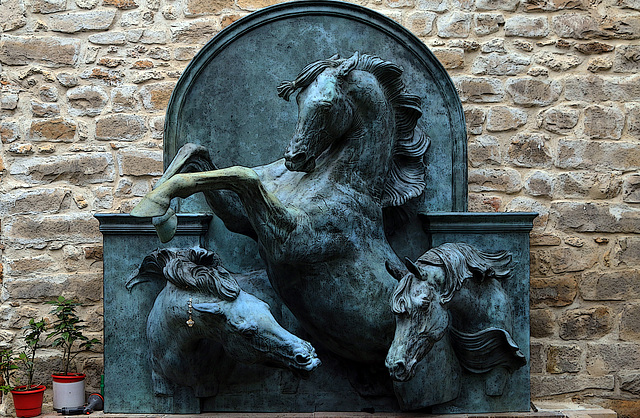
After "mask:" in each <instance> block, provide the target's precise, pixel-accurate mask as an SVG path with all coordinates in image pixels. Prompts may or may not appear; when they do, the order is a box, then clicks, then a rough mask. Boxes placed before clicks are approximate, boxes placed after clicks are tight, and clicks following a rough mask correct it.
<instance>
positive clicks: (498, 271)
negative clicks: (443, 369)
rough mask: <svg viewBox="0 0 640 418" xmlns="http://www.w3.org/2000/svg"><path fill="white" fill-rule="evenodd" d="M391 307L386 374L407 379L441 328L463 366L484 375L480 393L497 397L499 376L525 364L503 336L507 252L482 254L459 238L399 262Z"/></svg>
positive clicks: (506, 330) (506, 329) (507, 316)
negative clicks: (402, 263)
mask: <svg viewBox="0 0 640 418" xmlns="http://www.w3.org/2000/svg"><path fill="white" fill-rule="evenodd" d="M407 267H408V269H409V270H410V272H408V273H406V274H404V275H403V276H402V277H400V275H399V274H398V272H397V271H393V270H390V272H391V273H392V274H394V275H396V277H397V278H398V279H399V280H400V281H399V284H398V287H397V288H396V290H395V292H394V294H393V297H392V301H391V309H392V311H393V312H394V314H395V315H396V331H395V337H394V340H393V343H392V344H391V347H390V349H389V353H388V355H387V359H386V365H387V368H388V369H389V372H390V373H391V376H392V377H393V379H395V380H398V381H408V380H410V379H411V378H412V377H413V374H414V373H415V366H416V365H417V364H418V363H419V362H420V361H421V360H422V359H423V358H424V356H425V355H426V354H427V353H428V352H429V350H430V349H431V348H432V347H433V345H434V344H435V343H436V342H437V341H439V340H440V339H441V338H442V337H443V336H444V335H445V333H447V332H448V335H449V337H450V341H451V345H452V348H453V350H454V352H455V354H456V357H457V359H458V361H459V362H460V365H461V366H462V367H463V369H465V370H467V371H468V372H471V373H488V372H492V371H493V370H495V369H499V371H498V372H495V373H493V375H492V376H488V377H487V379H488V383H487V385H486V387H485V393H486V394H487V395H490V396H499V395H502V390H503V388H504V384H505V381H506V375H505V374H504V373H502V370H501V369H504V370H506V371H508V372H513V371H515V370H516V369H518V368H520V367H522V366H524V365H525V364H526V359H525V356H524V355H523V354H522V352H521V351H520V349H519V347H518V345H517V344H516V343H515V342H514V341H513V338H512V337H511V329H512V323H513V315H512V309H511V303H510V301H509V298H508V296H507V295H506V293H505V291H504V290H503V288H502V286H501V284H500V281H503V280H508V279H509V278H510V276H511V272H512V270H511V255H510V254H509V253H508V252H506V251H502V252H498V253H485V252H482V251H479V250H478V249H476V248H474V247H473V246H471V245H468V244H464V243H455V244H454V243H451V244H443V245H441V246H439V247H435V248H432V249H431V250H429V251H427V252H426V253H425V254H424V255H422V256H421V257H420V258H418V260H417V261H416V263H413V262H411V261H409V260H407Z"/></svg>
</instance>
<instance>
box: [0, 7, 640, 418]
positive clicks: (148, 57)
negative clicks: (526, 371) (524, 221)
mask: <svg viewBox="0 0 640 418" xmlns="http://www.w3.org/2000/svg"><path fill="white" fill-rule="evenodd" d="M271 3H272V1H271V0H2V1H1V3H0V16H1V18H0V31H1V34H0V88H1V90H0V139H1V141H2V145H1V151H0V170H1V178H0V188H1V189H0V190H1V192H2V193H1V196H0V222H1V224H0V226H1V240H2V242H1V245H2V247H1V251H2V253H1V255H2V258H1V264H0V274H1V275H0V282H1V288H0V302H1V304H0V347H17V345H18V342H19V337H20V335H21V333H22V331H21V327H23V326H24V325H25V324H26V323H27V322H28V319H29V318H31V317H35V316H40V315H45V316H47V315H48V312H49V306H48V305H44V304H43V302H44V301H46V300H50V299H52V298H53V297H54V296H56V295H60V294H62V295H64V296H66V297H74V298H77V299H79V300H80V301H81V302H83V303H84V305H85V306H84V307H83V308H82V312H81V313H82V316H83V318H85V319H86V321H87V324H88V326H89V328H88V330H89V333H90V334H95V335H100V333H101V330H102V304H101V287H102V283H101V280H102V271H101V268H102V264H101V257H102V248H101V236H100V234H99V232H98V225H97V221H96V220H95V219H94V218H93V216H92V215H93V213H95V212H97V211H112V212H129V211H130V209H131V208H132V207H133V205H134V204H135V203H136V202H137V201H138V200H139V199H140V197H141V196H143V195H144V194H145V193H146V192H148V191H149V190H150V188H151V186H152V184H153V182H154V181H155V180H156V179H157V178H158V176H159V175H160V174H161V171H162V131H163V122H164V121H163V115H164V111H165V108H166V105H167V101H168V99H169V97H170V94H171V91H172V88H173V86H174V85H175V82H176V80H177V78H178V77H179V76H180V73H181V71H182V70H183V69H184V68H185V66H186V65H187V63H188V62H189V60H190V59H191V58H192V57H193V56H194V54H195V53H196V52H197V51H198V50H199V48H201V47H202V46H203V45H204V44H205V43H206V42H207V41H208V40H209V39H210V38H211V37H212V36H213V35H215V34H216V33H217V32H219V31H220V30H221V29H222V28H224V27H225V26H227V25H229V24H230V23H232V22H233V21H235V20H237V19H239V18H240V17H242V16H243V15H246V14H248V13H250V12H251V11H253V10H257V9H259V8H261V7H264V6H268V5H269V4H271ZM359 3H360V4H362V5H364V6H367V7H371V8H373V9H375V10H377V11H379V12H381V13H383V14H385V15H387V16H389V17H391V18H392V19H394V20H396V21H398V22H399V23H401V24H403V25H404V26H406V27H408V28H409V29H410V30H411V31H413V33H414V34H415V35H417V36H418V37H419V38H420V39H422V40H423V41H424V42H425V43H426V44H427V45H428V46H429V47H430V48H431V49H432V51H433V52H434V53H435V54H436V56H437V57H438V59H439V60H440V61H441V62H442V63H443V65H444V66H445V67H446V68H447V70H448V71H449V73H450V74H451V76H452V77H453V80H454V82H455V85H456V87H457V89H458V91H459V93H460V97H461V99H462V102H463V105H464V109H465V114H466V119H467V128H468V133H469V192H470V209H471V210H472V211H536V212H539V213H540V217H539V218H538V219H537V221H536V226H535V228H534V231H533V233H532V236H531V241H532V248H531V250H532V255H531V258H532V259H531V265H532V267H531V277H532V279H531V336H532V343H531V353H532V354H531V367H532V384H531V392H532V396H533V398H534V402H535V400H536V399H541V398H547V399H557V400H568V399H571V400H574V401H577V402H586V403H595V404H600V405H603V406H606V407H609V408H612V409H614V410H616V411H617V412H618V413H619V414H620V416H628V417H632V416H633V417H637V416H640V171H639V169H640V74H639V73H640V43H639V41H638V40H639V39H640V1H639V0H362V1H361V2H359ZM59 361H60V358H59V355H58V353H57V351H55V350H51V349H45V350H44V351H43V353H42V358H41V363H40V366H39V370H40V379H41V380H42V381H43V382H49V379H50V378H48V377H47V375H48V374H50V373H51V371H52V370H53V369H55V368H56V364H57V363H58V362H59ZM77 363H78V364H77V368H78V370H81V371H84V372H86V373H87V375H88V385H89V390H94V389H96V388H97V385H98V382H99V375H100V373H101V371H102V357H101V353H100V352H99V351H96V352H94V353H90V354H87V355H85V356H83V357H82V358H80V359H79V360H78V362H77ZM50 396H51V395H50V394H49V393H48V395H47V398H45V401H47V400H50ZM9 402H10V401H9ZM7 403H8V402H4V406H5V408H4V409H3V410H4V411H6V413H10V411H11V410H12V409H11V408H8V407H7V406H6V405H7Z"/></svg>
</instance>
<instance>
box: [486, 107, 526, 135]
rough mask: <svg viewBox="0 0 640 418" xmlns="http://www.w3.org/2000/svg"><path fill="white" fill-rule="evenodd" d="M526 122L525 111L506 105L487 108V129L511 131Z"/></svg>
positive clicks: (491, 130)
mask: <svg viewBox="0 0 640 418" xmlns="http://www.w3.org/2000/svg"><path fill="white" fill-rule="evenodd" d="M526 123H527V113H526V112H524V111H522V110H520V109H515V108H513V107H508V106H495V107H492V108H491V109H490V110H489V114H488V116H487V131H489V132H502V131H511V130H514V129H517V128H519V127H521V126H523V125H524V124H526Z"/></svg>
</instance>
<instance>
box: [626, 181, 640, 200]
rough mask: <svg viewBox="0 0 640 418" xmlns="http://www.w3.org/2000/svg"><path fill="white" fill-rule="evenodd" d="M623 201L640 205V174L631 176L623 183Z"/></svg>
mask: <svg viewBox="0 0 640 418" xmlns="http://www.w3.org/2000/svg"><path fill="white" fill-rule="evenodd" d="M622 201H623V202H626V203H640V174H631V175H629V176H627V177H625V179H624V183H622Z"/></svg>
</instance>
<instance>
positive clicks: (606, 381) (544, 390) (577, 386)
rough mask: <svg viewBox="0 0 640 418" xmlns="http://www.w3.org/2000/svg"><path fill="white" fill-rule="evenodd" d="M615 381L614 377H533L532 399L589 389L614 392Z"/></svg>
mask: <svg viewBox="0 0 640 418" xmlns="http://www.w3.org/2000/svg"><path fill="white" fill-rule="evenodd" d="M614 386H615V379H614V376H612V375H606V376H589V375H573V374H561V375H551V376H531V397H533V398H536V397H543V396H553V395H561V394H564V393H573V392H580V391H583V390H587V389H602V390H613V388H614Z"/></svg>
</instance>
